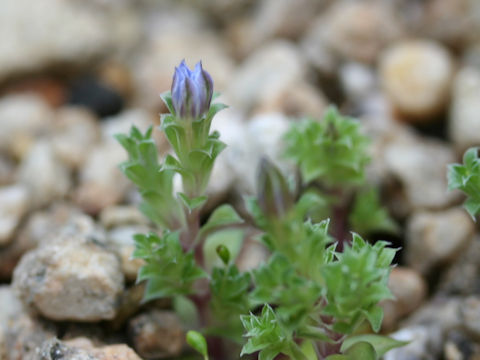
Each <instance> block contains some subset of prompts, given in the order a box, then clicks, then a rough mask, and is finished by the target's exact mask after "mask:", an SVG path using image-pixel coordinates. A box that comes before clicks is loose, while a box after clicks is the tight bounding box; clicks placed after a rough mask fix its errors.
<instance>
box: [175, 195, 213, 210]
mask: <svg viewBox="0 0 480 360" xmlns="http://www.w3.org/2000/svg"><path fill="white" fill-rule="evenodd" d="M177 195H178V197H179V198H180V200H182V203H183V205H185V207H186V208H187V209H188V210H189V212H192V211H193V210H195V209H197V208H199V207H202V206H203V205H204V204H205V202H206V201H207V199H208V197H207V196H205V195H204V196H197V197H195V198H192V199H191V198H189V197H188V196H187V195H185V194H184V193H177Z"/></svg>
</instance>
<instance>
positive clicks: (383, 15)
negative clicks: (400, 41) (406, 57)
mask: <svg viewBox="0 0 480 360" xmlns="http://www.w3.org/2000/svg"><path fill="white" fill-rule="evenodd" d="M401 34H402V29H401V26H400V24H399V23H398V21H397V19H396V18H395V15H394V12H393V11H392V9H391V8H390V7H389V5H387V4H386V3H384V2H381V1H348V0H347V1H336V2H333V3H332V5H331V6H330V7H329V8H328V9H327V10H326V11H325V12H323V13H321V14H320V15H319V16H318V18H317V19H316V20H315V23H314V24H313V25H312V27H311V30H310V31H309V32H308V33H307V34H306V37H305V39H304V46H305V48H306V49H308V48H310V49H311V51H308V50H307V52H308V53H309V55H310V56H309V58H310V59H312V58H313V59H314V58H315V56H320V57H321V56H324V55H322V54H321V52H320V51H319V50H321V49H322V48H323V49H326V50H327V51H329V52H331V53H332V55H333V56H334V57H336V58H340V59H345V60H354V61H359V62H362V63H373V62H374V61H375V60H376V59H377V57H378V55H379V53H380V52H381V50H382V49H383V48H384V47H385V45H387V44H390V43H392V42H393V41H394V40H395V39H397V38H398V37H399V36H400V35H401ZM313 61H314V63H315V60H313Z"/></svg>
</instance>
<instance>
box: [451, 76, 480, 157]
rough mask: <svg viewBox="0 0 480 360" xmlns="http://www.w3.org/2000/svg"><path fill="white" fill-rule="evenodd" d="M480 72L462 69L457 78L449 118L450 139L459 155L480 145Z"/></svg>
mask: <svg viewBox="0 0 480 360" xmlns="http://www.w3.org/2000/svg"><path fill="white" fill-rule="evenodd" d="M479 112H480V71H479V70H478V69H476V68H473V67H465V68H463V69H461V70H460V71H459V72H458V73H457V74H456V76H455V79H454V83H453V93H452V106H451V108H450V117H449V138H450V139H451V140H452V141H453V143H454V144H455V147H456V149H457V150H458V152H459V153H463V152H464V151H465V150H466V149H467V148H469V147H470V146H478V145H479V144H480V121H478V114H479Z"/></svg>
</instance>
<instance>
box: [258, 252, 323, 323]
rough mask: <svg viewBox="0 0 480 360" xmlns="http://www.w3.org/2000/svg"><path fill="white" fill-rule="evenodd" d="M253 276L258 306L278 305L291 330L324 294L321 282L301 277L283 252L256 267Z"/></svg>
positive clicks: (282, 318)
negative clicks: (317, 282) (319, 283)
mask: <svg viewBox="0 0 480 360" xmlns="http://www.w3.org/2000/svg"><path fill="white" fill-rule="evenodd" d="M253 278H254V283H255V289H254V290H253V292H252V293H251V295H250V299H251V301H253V303H254V304H258V305H259V304H264V303H270V304H273V305H277V314H278V316H279V318H280V319H281V321H282V324H283V325H285V326H286V327H287V328H289V329H298V327H300V326H302V325H303V323H304V320H305V319H306V318H307V317H308V315H309V314H310V313H311V312H312V311H313V310H314V308H315V305H316V303H317V301H318V299H319V298H320V296H321V294H322V289H321V288H320V286H319V285H318V284H316V283H315V282H313V281H311V280H309V279H306V278H304V277H302V276H299V275H298V274H297V273H296V271H295V267H294V265H293V264H291V263H290V262H289V261H288V259H287V258H286V257H285V256H283V255H280V254H279V253H275V254H274V255H273V256H272V257H271V259H270V261H269V262H268V263H267V264H265V265H263V266H261V267H260V268H258V269H256V270H254V271H253ZM304 330H305V331H306V329H304Z"/></svg>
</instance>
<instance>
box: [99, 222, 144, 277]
mask: <svg viewBox="0 0 480 360" xmlns="http://www.w3.org/2000/svg"><path fill="white" fill-rule="evenodd" d="M151 231H152V230H151V229H150V228H148V227H147V226H145V225H144V226H139V225H136V226H135V225H123V226H117V227H114V228H113V229H111V230H110V231H109V232H108V234H107V237H108V239H109V241H110V246H111V249H112V252H114V253H116V254H117V255H118V257H119V259H120V263H121V268H122V272H123V274H124V275H125V279H126V280H127V281H130V282H133V281H135V280H136V278H137V274H138V271H139V270H140V268H141V267H142V266H143V265H144V264H145V262H144V261H143V260H142V259H133V258H132V254H133V251H134V250H135V242H134V241H133V236H134V235H135V234H147V233H149V232H151Z"/></svg>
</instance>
